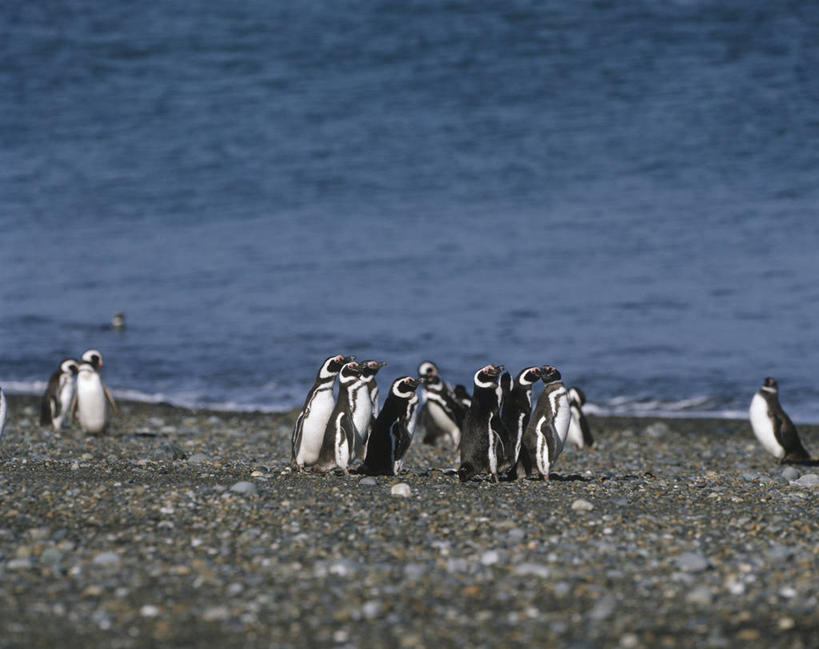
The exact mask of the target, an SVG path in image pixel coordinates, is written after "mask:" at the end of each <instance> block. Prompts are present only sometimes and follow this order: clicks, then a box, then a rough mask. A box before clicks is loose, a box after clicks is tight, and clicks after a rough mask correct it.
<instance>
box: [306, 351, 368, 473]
mask: <svg viewBox="0 0 819 649" xmlns="http://www.w3.org/2000/svg"><path fill="white" fill-rule="evenodd" d="M360 382H361V365H360V364H358V363H356V362H355V361H351V362H349V363H346V364H345V365H344V367H342V368H341V371H340V372H339V373H338V399H336V405H335V407H334V408H333V412H332V413H330V419H329V420H328V422H327V426H326V427H325V429H324V439H323V440H322V443H321V450H320V451H319V456H318V460H316V463H315V464H313V470H314V471H318V472H320V473H326V472H327V471H331V470H332V469H334V468H336V467H338V468H339V469H341V470H342V471H344V474H345V475H346V474H347V473H348V471H347V467H348V466H349V465H350V460H351V459H352V458H353V453H354V451H355V424H354V423H353V407H352V406H353V395H354V394H355V391H356V390H357V389H358V384H359V383H360Z"/></svg>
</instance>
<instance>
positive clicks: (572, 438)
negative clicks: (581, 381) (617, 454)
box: [566, 387, 594, 448]
mask: <svg viewBox="0 0 819 649" xmlns="http://www.w3.org/2000/svg"><path fill="white" fill-rule="evenodd" d="M585 403H586V395H585V394H584V392H583V390H581V389H580V388H578V387H571V388H569V409H570V410H571V413H572V419H571V421H570V422H569V433H568V436H567V438H566V439H567V440H568V441H569V442H571V443H572V444H573V445H574V446H576V447H577V448H587V447H588V448H591V447H592V446H594V437H592V434H591V428H589V422H588V421H586V416H585V415H584V414H583V406H584V404H585Z"/></svg>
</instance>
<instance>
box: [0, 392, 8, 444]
mask: <svg viewBox="0 0 819 649" xmlns="http://www.w3.org/2000/svg"><path fill="white" fill-rule="evenodd" d="M6 410H7V408H6V395H5V394H4V393H3V388H0V437H3V429H4V428H5V427H6Z"/></svg>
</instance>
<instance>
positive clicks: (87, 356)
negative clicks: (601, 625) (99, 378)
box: [82, 349, 102, 371]
mask: <svg viewBox="0 0 819 649" xmlns="http://www.w3.org/2000/svg"><path fill="white" fill-rule="evenodd" d="M82 360H83V361H84V362H86V363H91V365H93V366H94V369H95V370H97V371H99V369H100V368H101V367H102V354H101V353H100V351H99V350H98V349H86V350H85V351H84V352H83V353H82Z"/></svg>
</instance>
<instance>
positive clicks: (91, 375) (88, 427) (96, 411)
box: [71, 361, 117, 435]
mask: <svg viewBox="0 0 819 649" xmlns="http://www.w3.org/2000/svg"><path fill="white" fill-rule="evenodd" d="M106 402H108V403H110V404H111V410H112V411H113V412H114V413H116V412H117V404H116V402H115V401H114V398H113V397H112V396H111V393H110V392H108V389H107V388H106V387H105V385H103V383H102V379H101V378H100V374H99V372H98V371H97V370H96V368H95V367H94V365H92V364H91V362H88V361H83V362H82V363H80V364H79V366H78V374H77V391H76V392H75V393H74V399H73V401H72V402H71V416H72V417H74V418H75V419H76V420H77V422H78V423H79V424H80V428H82V429H83V431H84V432H86V433H91V434H92V435H96V434H99V433H103V434H104V433H105V432H106V431H107V430H108V424H109V423H110V414H109V412H108V407H107V405H108V404H107V403H106Z"/></svg>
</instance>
